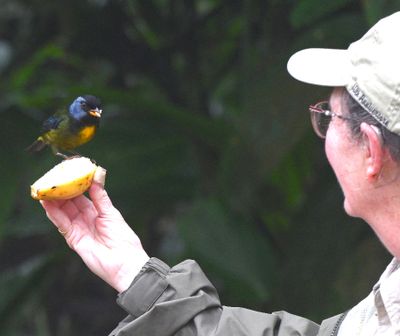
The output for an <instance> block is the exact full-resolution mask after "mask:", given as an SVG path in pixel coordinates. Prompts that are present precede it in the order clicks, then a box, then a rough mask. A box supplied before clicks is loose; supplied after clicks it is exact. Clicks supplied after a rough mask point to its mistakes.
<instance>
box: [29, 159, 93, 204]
mask: <svg viewBox="0 0 400 336" xmlns="http://www.w3.org/2000/svg"><path fill="white" fill-rule="evenodd" d="M97 168H100V167H98V166H97V165H96V164H94V163H93V162H92V161H91V160H90V159H89V158H86V157H75V158H70V159H66V160H64V161H62V162H61V163H59V164H57V165H56V166H54V167H53V168H52V169H51V170H49V171H48V172H47V173H46V174H44V175H43V176H42V177H41V178H39V179H38V180H37V181H36V182H35V183H33V184H32V185H31V196H32V198H34V199H36V200H57V199H69V198H73V197H76V196H78V195H81V194H83V193H84V192H85V191H86V190H87V189H89V187H90V185H91V184H92V181H93V177H94V175H95V172H96V169H97Z"/></svg>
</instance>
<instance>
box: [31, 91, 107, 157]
mask: <svg viewBox="0 0 400 336" xmlns="http://www.w3.org/2000/svg"><path fill="white" fill-rule="evenodd" d="M100 105H101V103H100V100H99V99H98V98H97V97H95V96H92V95H82V96H79V97H77V98H76V99H75V100H74V101H73V102H72V104H71V105H70V106H69V108H68V109H61V110H59V111H57V112H56V113H54V114H53V115H52V116H50V117H48V118H47V119H46V120H45V121H44V122H43V124H42V131H41V134H40V136H39V137H38V138H37V139H36V140H35V141H34V142H33V143H32V144H31V145H30V146H29V147H28V148H27V149H26V150H27V151H28V152H30V153H33V152H38V151H41V150H42V149H43V148H45V147H47V146H50V147H51V149H52V151H53V153H54V154H55V155H57V156H60V157H62V158H64V159H67V158H69V157H71V156H68V155H66V154H65V153H63V152H65V151H66V152H69V153H72V154H74V156H77V155H78V156H79V153H77V152H76V151H75V148H76V147H79V146H81V145H83V144H85V143H87V142H88V141H90V140H92V138H93V137H94V135H95V133H96V131H97V129H98V127H99V123H100V118H101V114H102V110H101V108H100Z"/></svg>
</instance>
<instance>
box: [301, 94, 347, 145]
mask: <svg viewBox="0 0 400 336" xmlns="http://www.w3.org/2000/svg"><path fill="white" fill-rule="evenodd" d="M308 109H309V111H310V113H311V124H312V126H313V128H314V131H315V133H316V134H317V135H318V136H319V137H320V138H322V139H325V138H326V132H327V131H328V128H329V124H330V122H331V120H332V118H333V117H337V118H340V119H343V120H351V118H348V117H344V116H342V115H340V114H336V113H334V112H332V111H331V107H330V105H329V102H327V101H323V102H319V103H317V104H315V105H310V107H309V108H308Z"/></svg>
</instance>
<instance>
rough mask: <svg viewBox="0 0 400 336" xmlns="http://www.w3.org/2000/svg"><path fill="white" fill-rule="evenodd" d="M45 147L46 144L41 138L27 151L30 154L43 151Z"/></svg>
mask: <svg viewBox="0 0 400 336" xmlns="http://www.w3.org/2000/svg"><path fill="white" fill-rule="evenodd" d="M44 147H46V143H45V142H44V141H43V140H42V139H41V138H40V137H39V138H37V140H35V141H34V142H33V143H32V144H31V145H30V146H28V147H27V148H26V149H25V150H26V151H27V152H29V153H34V152H39V151H41V150H42V149H43V148H44Z"/></svg>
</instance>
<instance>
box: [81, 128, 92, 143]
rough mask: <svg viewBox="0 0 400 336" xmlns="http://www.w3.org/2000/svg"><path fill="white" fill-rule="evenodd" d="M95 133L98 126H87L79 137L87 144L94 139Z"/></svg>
mask: <svg viewBox="0 0 400 336" xmlns="http://www.w3.org/2000/svg"><path fill="white" fill-rule="evenodd" d="M95 132H96V126H86V127H84V128H82V130H81V131H80V132H79V136H78V137H79V138H80V139H81V141H82V143H85V142H87V141H89V140H90V139H92V138H93V136H94V133H95Z"/></svg>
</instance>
